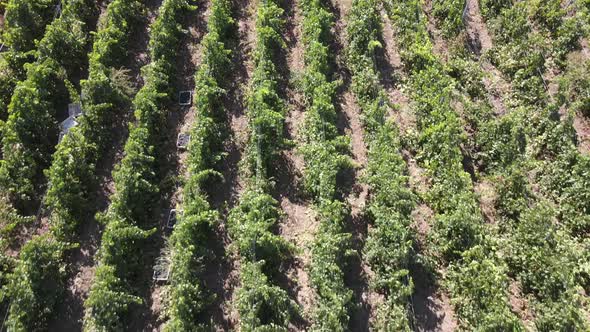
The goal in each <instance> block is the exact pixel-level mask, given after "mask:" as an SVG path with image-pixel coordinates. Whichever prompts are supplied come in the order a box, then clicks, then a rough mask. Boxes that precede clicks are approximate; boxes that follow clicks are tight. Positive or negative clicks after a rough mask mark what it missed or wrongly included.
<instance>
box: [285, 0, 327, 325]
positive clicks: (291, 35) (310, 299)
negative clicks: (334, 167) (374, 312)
mask: <svg viewBox="0 0 590 332" xmlns="http://www.w3.org/2000/svg"><path fill="white" fill-rule="evenodd" d="M286 3H287V5H286V8H285V9H286V14H287V26H286V32H285V39H286V42H287V51H286V62H287V63H286V66H287V68H284V69H285V71H284V73H283V74H284V75H288V76H289V77H290V78H291V80H290V81H289V82H288V83H287V87H286V90H285V92H286V99H287V101H288V103H289V104H288V113H287V116H286V130H287V138H288V139H291V140H294V141H298V139H299V135H298V130H299V129H300V127H301V124H302V123H303V118H304V117H305V113H304V106H303V96H302V94H301V92H300V91H298V89H297V87H296V86H295V85H294V83H295V82H293V80H292V78H293V77H295V76H297V75H299V74H302V73H303V70H304V61H303V52H304V50H303V43H302V39H301V38H302V36H301V33H302V31H301V29H302V21H303V17H302V16H301V10H300V8H299V1H297V0H292V1H287V2H286ZM285 78H286V76H285ZM303 168H304V161H303V158H302V157H301V155H299V154H298V153H297V152H296V147H293V148H290V149H288V150H286V151H284V153H283V156H282V161H281V165H280V167H279V174H278V179H277V188H276V190H277V194H278V197H277V198H278V199H279V202H280V204H281V208H282V210H283V212H284V213H285V219H284V220H283V222H282V223H281V224H280V226H279V234H280V235H281V236H282V237H284V238H285V239H287V240H289V241H290V242H292V243H294V244H295V246H296V247H297V248H299V251H298V252H296V253H295V255H294V257H293V264H291V266H290V268H289V270H288V271H287V278H288V280H289V281H290V282H289V283H290V286H289V287H288V288H289V290H290V292H291V293H292V294H291V295H293V297H294V298H295V300H296V301H297V303H298V304H299V305H300V306H301V308H302V310H303V312H302V316H303V317H302V319H301V321H297V322H295V324H296V325H298V326H297V329H300V330H307V329H308V328H309V326H310V323H311V320H310V317H311V315H312V312H313V309H314V308H313V304H314V291H313V289H312V287H311V284H310V278H309V274H308V271H309V268H310V264H311V245H312V242H313V239H314V238H315V233H316V231H317V228H318V224H317V221H316V219H315V217H314V214H313V211H312V207H311V204H310V202H309V201H308V200H307V199H306V198H305V197H303V194H304V193H303V188H301V182H302V174H303Z"/></svg>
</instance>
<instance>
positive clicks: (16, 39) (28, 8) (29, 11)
mask: <svg viewBox="0 0 590 332" xmlns="http://www.w3.org/2000/svg"><path fill="white" fill-rule="evenodd" d="M57 3H58V1H56V0H10V1H8V2H7V3H6V12H5V14H4V19H5V23H4V27H3V34H2V41H3V42H4V43H5V44H6V45H7V46H10V47H11V48H12V49H14V50H16V51H23V52H28V51H30V50H33V49H34V48H35V41H36V40H39V39H41V38H42V37H43V34H44V33H45V28H46V26H47V24H49V23H50V22H51V20H52V19H53V17H54V15H55V6H56V5H57Z"/></svg>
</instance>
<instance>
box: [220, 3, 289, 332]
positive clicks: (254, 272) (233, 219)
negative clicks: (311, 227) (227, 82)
mask: <svg viewBox="0 0 590 332" xmlns="http://www.w3.org/2000/svg"><path fill="white" fill-rule="evenodd" d="M283 15H284V10H283V9H282V8H281V7H279V4H278V3H277V2H275V1H272V0H268V1H261V2H258V9H257V12H256V31H255V32H256V46H255V48H254V50H253V57H254V72H253V74H252V78H251V81H250V87H249V94H248V99H247V107H248V110H247V116H248V127H249V134H250V136H249V139H248V143H247V144H248V145H247V147H246V154H245V164H244V165H245V166H246V167H247V170H248V171H249V174H248V175H249V176H250V179H249V183H248V186H247V188H246V190H245V192H244V193H243V194H242V196H241V198H240V203H239V204H238V206H236V207H235V208H234V209H233V210H232V211H231V212H230V215H229V219H228V230H229V234H230V236H231V237H232V239H233V242H234V244H233V245H234V248H235V249H236V251H237V253H238V254H239V256H240V258H241V268H240V280H241V286H240V288H239V289H238V290H237V308H238V313H239V315H240V322H239V328H240V329H241V330H243V331H286V330H287V326H288V325H289V322H290V320H291V318H292V317H293V316H294V315H295V314H297V313H298V310H299V309H298V307H297V305H296V303H295V302H293V301H292V300H291V299H289V296H288V294H287V292H286V291H285V290H283V289H282V288H281V287H279V286H278V285H277V276H278V274H279V272H280V269H281V264H282V262H284V261H285V260H286V259H287V258H288V256H290V255H291V252H292V251H293V250H294V248H293V246H292V245H291V244H290V243H289V242H287V241H286V240H285V239H284V238H282V237H281V236H279V235H276V234H275V233H274V231H275V227H276V225H277V223H278V221H279V219H280V218H281V217H282V216H281V213H280V208H279V203H278V202H277V201H276V200H275V199H274V198H273V197H272V196H271V195H270V194H269V193H268V190H269V189H270V188H271V187H272V182H271V181H269V174H270V172H271V171H272V169H273V165H274V164H275V161H276V159H277V157H278V155H279V153H280V152H281V149H282V148H283V147H284V145H285V139H284V136H283V128H284V126H285V114H284V113H285V103H284V101H283V100H282V98H281V97H280V96H279V90H278V89H279V87H278V85H279V73H278V72H277V69H276V65H275V63H276V61H277V60H278V57H277V56H278V55H279V53H280V52H281V51H282V48H283V47H284V46H285V43H284V41H283V38H282V32H283V27H284V19H283Z"/></svg>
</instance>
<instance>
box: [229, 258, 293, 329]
mask: <svg viewBox="0 0 590 332" xmlns="http://www.w3.org/2000/svg"><path fill="white" fill-rule="evenodd" d="M262 265H265V262H264V261H258V262H244V263H243V265H242V267H241V273H240V281H241V283H242V287H240V289H238V294H237V298H238V300H237V309H238V312H239V313H240V328H241V330H242V331H260V332H262V331H269V332H270V331H277V332H278V331H287V326H288V325H289V322H290V320H291V318H292V317H293V316H294V315H296V314H297V313H298V307H297V304H296V303H295V302H294V301H293V300H291V299H289V295H288V294H287V292H286V291H285V290H283V289H281V288H280V287H278V286H274V285H272V284H271V283H270V282H269V280H268V277H267V276H266V274H265V273H263V272H262V269H263V268H262Z"/></svg>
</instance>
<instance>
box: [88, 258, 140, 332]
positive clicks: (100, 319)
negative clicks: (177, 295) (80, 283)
mask: <svg viewBox="0 0 590 332" xmlns="http://www.w3.org/2000/svg"><path fill="white" fill-rule="evenodd" d="M94 278H95V280H96V281H95V282H94V284H93V287H92V291H91V292H90V294H89V296H88V298H87V299H86V301H85V303H84V306H85V307H86V308H90V309H88V310H87V311H86V317H85V318H84V330H85V331H105V332H106V331H123V330H124V329H125V324H124V322H123V321H121V319H120V317H121V316H122V315H123V313H125V312H127V311H128V310H129V307H130V306H132V305H140V304H141V303H142V299H141V298H140V297H137V296H133V295H131V294H129V290H128V289H127V287H126V285H125V283H124V282H123V281H122V280H121V279H120V278H118V277H117V273H116V271H115V268H114V267H113V266H109V265H99V266H98V267H97V268H96V272H95V276H94Z"/></svg>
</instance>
